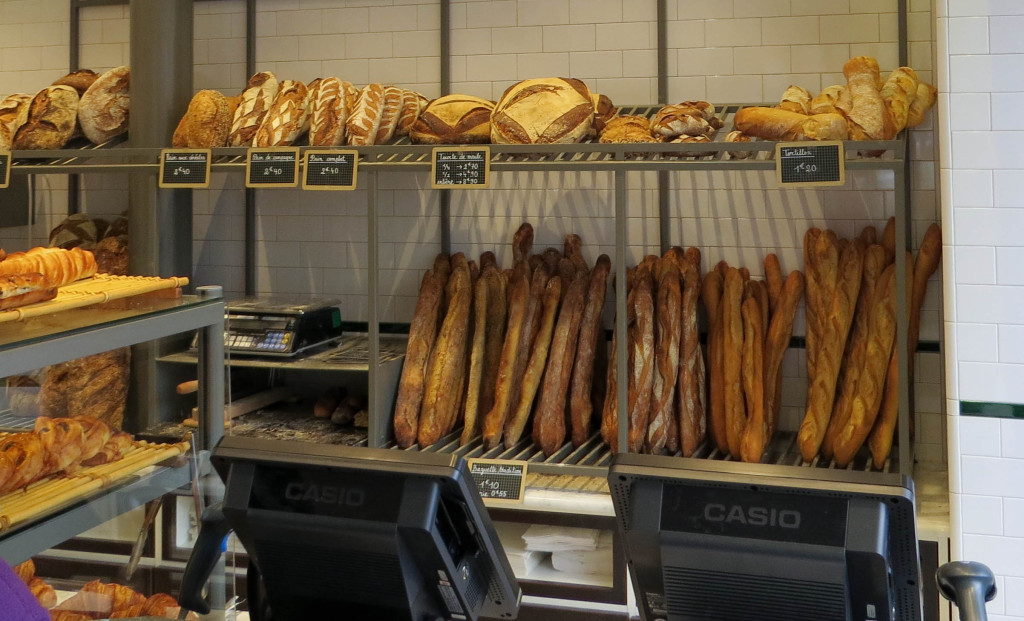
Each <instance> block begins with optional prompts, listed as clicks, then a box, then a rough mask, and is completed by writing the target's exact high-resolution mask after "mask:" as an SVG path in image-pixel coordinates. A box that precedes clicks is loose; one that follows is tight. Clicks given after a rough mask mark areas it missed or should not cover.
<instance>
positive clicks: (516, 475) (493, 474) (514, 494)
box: [467, 459, 526, 503]
mask: <svg viewBox="0 0 1024 621" xmlns="http://www.w3.org/2000/svg"><path fill="white" fill-rule="evenodd" d="M467 462H468V463H469V474H470V476H472V477H473V482H474V483H475V484H476V488H477V490H479V492H480V497H481V498H483V499H484V500H488V501H498V502H511V503H518V502H522V501H523V488H524V487H525V486H526V462H524V461H511V460H502V459H469V460H467Z"/></svg>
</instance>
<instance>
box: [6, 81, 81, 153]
mask: <svg viewBox="0 0 1024 621" xmlns="http://www.w3.org/2000/svg"><path fill="white" fill-rule="evenodd" d="M27 110H28V112H27V116H26V120H25V122H24V123H23V124H22V125H21V127H19V128H18V130H17V132H15V134H14V139H13V141H12V143H13V144H12V147H13V148H15V149H60V148H61V147H63V146H64V145H65V144H67V142H68V140H70V139H71V136H72V135H73V134H74V132H75V121H76V119H77V117H78V93H77V92H76V91H75V89H73V88H71V87H70V86H48V87H46V88H44V89H43V90H41V91H39V92H38V93H37V94H36V96H35V97H33V98H32V101H31V102H30V103H29V105H28V108H27Z"/></svg>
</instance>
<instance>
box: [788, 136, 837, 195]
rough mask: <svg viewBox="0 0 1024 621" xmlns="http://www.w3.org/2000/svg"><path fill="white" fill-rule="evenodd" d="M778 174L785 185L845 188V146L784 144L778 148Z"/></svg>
mask: <svg viewBox="0 0 1024 621" xmlns="http://www.w3.org/2000/svg"><path fill="white" fill-rule="evenodd" d="M775 172H776V176H777V179H778V182H779V184H780V185H785V186H820V185H843V184H845V183H846V156H845V153H844V151H843V143H842V142H841V141H830V142H784V143H783V142H780V143H779V144H777V145H775Z"/></svg>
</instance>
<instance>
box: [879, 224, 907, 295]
mask: <svg viewBox="0 0 1024 621" xmlns="http://www.w3.org/2000/svg"><path fill="white" fill-rule="evenodd" d="M882 248H884V249H885V264H886V265H889V264H890V263H892V262H893V261H895V260H896V218H895V217H892V218H889V219H888V220H887V221H886V222H885V229H883V230H882ZM908 291H909V289H908Z"/></svg>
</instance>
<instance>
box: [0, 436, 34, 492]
mask: <svg viewBox="0 0 1024 621" xmlns="http://www.w3.org/2000/svg"><path fill="white" fill-rule="evenodd" d="M0 453H4V454H6V455H7V457H8V458H9V459H10V460H11V463H12V464H13V466H14V471H13V473H12V474H11V475H10V477H8V479H7V480H6V481H5V482H4V483H3V485H2V486H0V493H4V492H9V491H11V490H15V489H18V488H19V487H22V486H24V485H28V484H29V483H31V482H32V481H35V480H36V479H38V478H40V477H41V476H43V468H44V461H45V451H44V450H43V443H42V442H41V441H40V440H39V436H37V435H36V434H35V433H31V432H29V433H16V434H13V435H10V436H8V437H7V438H4V440H3V441H2V442H0Z"/></svg>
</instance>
